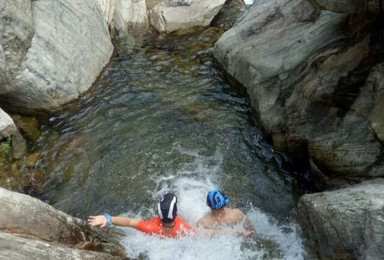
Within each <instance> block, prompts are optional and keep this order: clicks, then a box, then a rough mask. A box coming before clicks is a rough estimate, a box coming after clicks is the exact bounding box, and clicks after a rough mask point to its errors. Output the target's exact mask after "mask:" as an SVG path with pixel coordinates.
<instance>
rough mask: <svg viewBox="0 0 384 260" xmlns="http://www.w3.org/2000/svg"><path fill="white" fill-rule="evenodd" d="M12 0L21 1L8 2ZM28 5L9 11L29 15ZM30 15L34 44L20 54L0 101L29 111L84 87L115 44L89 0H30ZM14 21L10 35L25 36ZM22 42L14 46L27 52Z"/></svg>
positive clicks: (57, 103) (50, 106)
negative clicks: (11, 77)
mask: <svg viewBox="0 0 384 260" xmlns="http://www.w3.org/2000/svg"><path fill="white" fill-rule="evenodd" d="M3 2H4V1H2V3H3ZM14 2H17V3H19V2H20V1H6V3H12V4H13V3H14ZM22 2H25V1H22ZM28 7H29V6H28V4H27V3H25V4H24V8H23V9H22V8H20V10H19V9H17V10H18V12H22V13H21V14H18V13H17V14H13V13H11V14H12V15H13V16H12V17H15V18H18V17H23V15H24V13H25V14H30V13H31V11H28ZM21 10H23V11H21ZM32 17H33V25H34V35H33V38H32V43H31V45H30V47H29V49H28V50H27V53H26V55H25V56H23V55H21V54H20V55H19V56H18V57H22V58H18V59H21V60H22V63H21V64H20V66H19V69H18V71H17V72H15V73H14V74H15V76H14V77H13V80H12V81H11V82H9V84H6V85H5V86H4V85H1V86H0V89H1V90H0V93H1V94H2V95H1V102H2V103H3V104H6V105H7V106H8V107H10V108H14V109H17V110H18V111H20V110H21V109H24V112H28V113H31V111H33V110H34V111H39V110H49V111H52V110H59V109H61V107H62V105H63V104H65V103H68V102H70V101H72V100H74V99H76V98H78V97H79V95H80V94H81V93H83V92H85V91H86V90H88V89H89V87H90V86H91V85H92V83H93V82H94V80H95V79H96V78H97V77H98V75H99V73H100V71H101V70H102V69H103V67H104V66H105V65H106V64H107V63H108V62H109V59H110V57H111V55H112V52H113V46H112V43H111V40H110V36H109V32H108V27H107V24H106V22H105V20H104V18H103V16H102V13H101V10H100V7H99V4H98V3H97V2H96V1H93V0H83V1H77V0H57V1H46V0H39V1H33V2H32ZM25 20H27V18H25ZM28 21H29V20H28ZM26 23H27V22H26ZM18 24H19V23H15V25H14V24H11V25H10V28H8V31H9V32H10V33H9V34H11V33H14V34H16V33H18V34H21V33H23V35H25V37H24V38H25V39H28V37H29V35H30V33H28V32H29V31H31V29H30V27H29V26H28V25H25V26H23V28H25V29H23V28H20V26H17V25H18ZM27 24H28V23H27ZM22 39H23V38H22ZM24 42H25V44H22V45H21V46H20V50H19V46H18V45H13V46H14V48H17V50H16V52H19V53H25V49H26V46H27V45H28V44H27V42H28V41H27V40H25V41H23V43H24ZM15 46H17V47H15ZM12 56H13V55H12Z"/></svg>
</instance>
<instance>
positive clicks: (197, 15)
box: [149, 0, 225, 33]
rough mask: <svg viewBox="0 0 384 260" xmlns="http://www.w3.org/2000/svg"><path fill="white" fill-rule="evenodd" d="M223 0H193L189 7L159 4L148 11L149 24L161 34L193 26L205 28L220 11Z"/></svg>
mask: <svg viewBox="0 0 384 260" xmlns="http://www.w3.org/2000/svg"><path fill="white" fill-rule="evenodd" d="M224 3H225V0H193V1H192V4H191V5H190V6H175V7H173V6H168V5H167V3H165V2H161V3H159V4H157V5H156V6H155V7H153V8H152V9H150V11H149V21H150V24H151V25H152V26H153V27H154V28H155V29H156V30H157V31H158V32H161V33H163V32H164V33H170V32H173V31H176V30H180V29H187V28H190V27H193V26H202V27H203V26H207V25H209V23H210V22H211V21H212V19H213V18H214V17H215V16H216V14H217V13H218V12H219V11H220V9H221V7H222V6H223V5H224Z"/></svg>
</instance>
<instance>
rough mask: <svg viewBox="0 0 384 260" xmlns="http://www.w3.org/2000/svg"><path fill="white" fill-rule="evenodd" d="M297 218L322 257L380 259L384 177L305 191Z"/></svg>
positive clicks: (383, 255)
mask: <svg viewBox="0 0 384 260" xmlns="http://www.w3.org/2000/svg"><path fill="white" fill-rule="evenodd" d="M297 217H298V220H299V221H300V222H301V224H302V225H303V227H304V228H305V229H306V231H307V233H308V235H309V237H310V238H311V239H312V240H313V241H314V242H315V246H316V247H317V248H318V249H319V252H320V254H321V257H322V259H383V258H384V250H383V246H382V245H383V242H384V180H383V179H377V180H373V181H369V182H368V181H367V182H364V183H362V184H359V185H356V186H351V187H348V188H345V189H341V190H336V191H329V192H322V193H316V194H309V195H304V196H303V197H301V198H300V201H299V204H298V210H297Z"/></svg>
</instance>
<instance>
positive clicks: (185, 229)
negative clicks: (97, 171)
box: [88, 193, 251, 238]
mask: <svg viewBox="0 0 384 260" xmlns="http://www.w3.org/2000/svg"><path fill="white" fill-rule="evenodd" d="M158 213H159V214H158V216H156V217H154V218H153V219H151V220H149V221H144V220H139V219H132V218H127V217H112V216H111V215H109V214H108V213H105V214H104V215H98V216H90V217H89V219H88V223H89V224H90V225H91V226H96V227H101V228H103V227H106V226H123V227H131V228H135V229H137V230H139V231H142V232H144V233H147V234H156V235H160V236H164V237H171V238H177V237H180V236H186V235H188V234H193V235H196V234H197V233H198V230H197V229H196V228H194V227H191V226H190V225H188V224H187V223H186V222H185V221H184V220H183V219H182V218H181V217H179V216H177V197H176V196H175V195H174V194H172V193H167V194H165V195H164V197H163V198H162V199H161V200H160V202H159V204H158ZM202 232H203V233H204V234H205V235H208V236H212V235H216V234H220V233H223V232H220V231H218V230H211V229H202ZM248 233H249V232H238V233H235V235H237V236H249V235H251V233H250V234H248Z"/></svg>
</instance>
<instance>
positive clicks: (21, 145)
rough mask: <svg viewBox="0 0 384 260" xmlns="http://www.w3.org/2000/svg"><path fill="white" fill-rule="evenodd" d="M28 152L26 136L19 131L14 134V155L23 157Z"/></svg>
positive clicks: (14, 156)
mask: <svg viewBox="0 0 384 260" xmlns="http://www.w3.org/2000/svg"><path fill="white" fill-rule="evenodd" d="M26 152H27V142H26V141H25V139H24V137H23V136H22V135H21V134H20V132H19V131H17V132H16V133H15V134H14V135H12V157H13V159H16V160H18V159H21V157H23V155H24V154H25V153H26Z"/></svg>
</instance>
